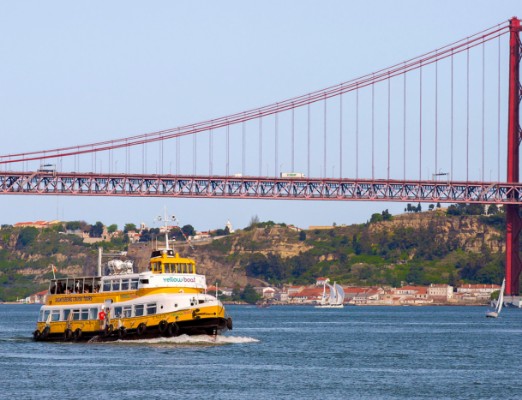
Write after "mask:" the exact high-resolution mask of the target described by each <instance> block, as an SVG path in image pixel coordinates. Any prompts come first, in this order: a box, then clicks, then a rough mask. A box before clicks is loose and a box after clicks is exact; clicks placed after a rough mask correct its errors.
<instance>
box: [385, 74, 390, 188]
mask: <svg viewBox="0 0 522 400" xmlns="http://www.w3.org/2000/svg"><path fill="white" fill-rule="evenodd" d="M390 81H391V79H390V73H389V72H388V166H387V168H386V170H387V178H388V180H390V145H391V143H390V135H391V133H390V132H391V131H390V129H391V127H390V93H391V89H390Z"/></svg>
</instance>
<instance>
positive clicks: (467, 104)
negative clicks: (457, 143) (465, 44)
mask: <svg viewBox="0 0 522 400" xmlns="http://www.w3.org/2000/svg"><path fill="white" fill-rule="evenodd" d="M466 181H467V182H469V48H468V49H467V50H466Z"/></svg>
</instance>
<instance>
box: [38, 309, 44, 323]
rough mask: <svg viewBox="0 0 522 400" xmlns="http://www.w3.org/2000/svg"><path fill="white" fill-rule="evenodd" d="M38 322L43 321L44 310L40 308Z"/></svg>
mask: <svg viewBox="0 0 522 400" xmlns="http://www.w3.org/2000/svg"><path fill="white" fill-rule="evenodd" d="M38 320H39V321H40V322H42V321H45V311H44V310H40V318H38Z"/></svg>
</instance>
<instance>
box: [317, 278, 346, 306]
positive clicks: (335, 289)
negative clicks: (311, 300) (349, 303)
mask: <svg viewBox="0 0 522 400" xmlns="http://www.w3.org/2000/svg"><path fill="white" fill-rule="evenodd" d="M328 282H329V279H326V281H324V283H323V296H322V297H321V302H320V304H319V305H316V306H315V307H316V308H343V307H344V304H343V303H344V290H343V288H342V287H341V285H338V284H337V283H336V282H334V284H333V285H330V284H329V283H328ZM326 286H328V290H329V292H330V293H329V295H327V294H326Z"/></svg>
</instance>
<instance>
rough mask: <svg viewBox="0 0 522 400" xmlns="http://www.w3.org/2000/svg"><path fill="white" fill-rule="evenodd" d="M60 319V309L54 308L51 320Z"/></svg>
mask: <svg viewBox="0 0 522 400" xmlns="http://www.w3.org/2000/svg"><path fill="white" fill-rule="evenodd" d="M59 320H60V310H53V311H52V312H51V321H59Z"/></svg>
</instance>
